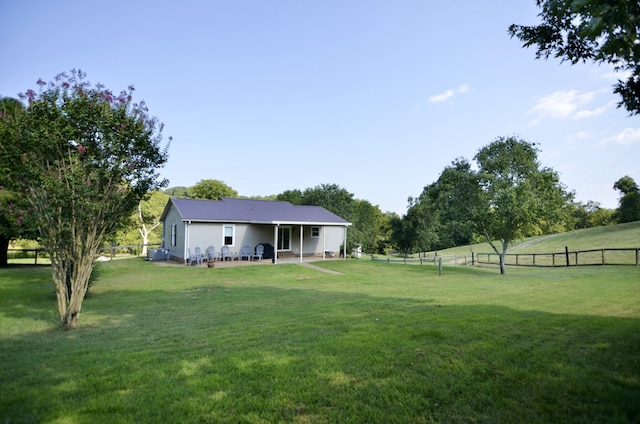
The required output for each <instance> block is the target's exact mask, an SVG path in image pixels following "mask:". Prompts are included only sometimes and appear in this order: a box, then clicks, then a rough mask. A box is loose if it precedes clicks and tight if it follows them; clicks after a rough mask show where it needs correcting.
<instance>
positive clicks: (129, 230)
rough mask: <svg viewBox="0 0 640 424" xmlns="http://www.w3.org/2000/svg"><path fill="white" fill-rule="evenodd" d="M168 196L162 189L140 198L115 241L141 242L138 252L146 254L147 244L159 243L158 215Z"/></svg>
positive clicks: (160, 237)
mask: <svg viewBox="0 0 640 424" xmlns="http://www.w3.org/2000/svg"><path fill="white" fill-rule="evenodd" d="M169 197H170V196H169V195H168V194H165V193H163V192H162V191H154V192H153V193H152V194H151V195H150V196H149V197H148V198H147V199H144V200H142V201H141V202H140V203H139V204H138V207H137V209H136V211H135V212H134V213H133V214H132V215H131V216H130V218H129V222H128V224H127V226H126V227H125V228H123V229H122V230H120V231H119V232H118V234H117V235H116V237H115V243H116V244H119V245H133V244H140V243H141V244H142V252H140V254H141V255H142V256H146V254H147V245H148V244H152V243H153V244H155V243H160V242H161V240H162V232H161V231H160V225H161V224H162V222H161V221H160V216H161V215H162V211H163V210H164V207H165V205H166V204H167V201H168V200H169Z"/></svg>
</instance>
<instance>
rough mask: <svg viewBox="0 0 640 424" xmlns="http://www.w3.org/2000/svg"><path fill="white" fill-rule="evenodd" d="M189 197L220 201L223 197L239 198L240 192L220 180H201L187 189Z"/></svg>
mask: <svg viewBox="0 0 640 424" xmlns="http://www.w3.org/2000/svg"><path fill="white" fill-rule="evenodd" d="M186 194H187V196H188V197H192V198H194V199H209V200H220V199H221V198H223V197H238V192H237V191H235V190H234V189H232V188H231V187H229V186H228V185H226V184H225V183H224V182H222V181H220V180H200V181H198V183H197V184H196V185H194V186H193V187H190V188H189V189H187V192H186Z"/></svg>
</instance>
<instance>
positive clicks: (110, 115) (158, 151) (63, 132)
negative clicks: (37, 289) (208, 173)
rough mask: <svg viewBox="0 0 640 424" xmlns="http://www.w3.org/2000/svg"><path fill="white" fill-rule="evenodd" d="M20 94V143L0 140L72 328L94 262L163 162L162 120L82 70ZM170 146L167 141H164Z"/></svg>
mask: <svg viewBox="0 0 640 424" xmlns="http://www.w3.org/2000/svg"><path fill="white" fill-rule="evenodd" d="M38 85H39V86H40V88H39V90H38V91H34V90H28V91H27V92H26V93H24V94H22V95H21V96H20V97H21V98H22V100H23V102H24V103H25V116H24V119H22V120H21V121H20V124H19V126H18V128H17V130H18V137H19V143H17V144H15V145H11V146H7V145H4V144H3V145H2V147H1V150H0V162H1V163H0V165H2V168H3V169H7V170H8V171H9V174H8V175H7V184H8V185H9V186H10V188H11V189H13V190H15V191H17V192H20V193H24V195H25V197H26V199H27V200H28V202H29V204H30V207H31V208H32V211H33V217H34V221H35V222H36V225H37V228H38V230H39V237H40V240H41V242H42V246H43V247H44V248H45V249H46V250H47V252H48V253H49V256H50V258H51V269H52V276H53V282H54V284H55V287H56V295H57V303H58V312H59V315H60V321H61V324H62V326H63V327H64V328H66V329H71V328H75V327H76V326H77V325H78V319H79V316H80V313H81V310H82V302H83V300H84V297H85V294H86V292H87V289H88V283H89V277H90V276H91V273H92V270H93V265H94V260H95V259H96V257H97V255H98V251H99V249H100V248H101V247H102V245H103V243H104V241H105V240H106V239H107V238H108V237H110V236H112V235H113V234H115V232H116V231H117V230H118V229H120V228H121V227H122V225H123V224H124V223H125V222H126V220H127V218H129V216H130V215H131V214H132V213H133V212H134V211H135V209H136V207H137V206H138V204H139V203H140V201H141V200H142V199H143V198H144V197H145V196H146V195H147V193H149V192H150V191H151V190H154V189H157V188H159V187H162V186H164V185H166V184H165V181H163V180H161V179H160V178H159V175H158V173H157V169H158V168H160V167H162V166H163V165H164V164H165V162H166V160H167V148H166V147H165V148H163V147H162V146H161V141H162V125H161V124H160V123H159V122H158V120H157V119H156V118H155V117H151V116H149V113H148V110H147V107H146V105H145V103H144V102H140V103H134V102H133V98H132V95H133V87H132V86H130V87H129V88H128V89H127V90H124V91H122V92H120V93H119V94H115V93H113V92H112V91H110V90H108V89H106V88H105V87H104V86H102V85H100V84H98V85H91V84H90V83H89V82H88V81H87V80H86V76H85V74H84V73H83V72H81V71H79V70H73V71H71V73H70V74H65V73H63V74H60V75H58V76H57V77H56V78H55V80H54V81H52V82H49V83H47V82H44V81H42V80H40V81H38ZM167 147H168V146H167Z"/></svg>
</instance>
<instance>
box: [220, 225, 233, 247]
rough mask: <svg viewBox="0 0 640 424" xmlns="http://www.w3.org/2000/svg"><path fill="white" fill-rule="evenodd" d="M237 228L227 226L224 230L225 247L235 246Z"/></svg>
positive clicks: (223, 242)
mask: <svg viewBox="0 0 640 424" xmlns="http://www.w3.org/2000/svg"><path fill="white" fill-rule="evenodd" d="M235 230H236V227H235V226H234V225H225V226H224V227H223V230H222V234H223V237H224V240H223V241H222V244H223V245H225V246H233V245H234V238H235Z"/></svg>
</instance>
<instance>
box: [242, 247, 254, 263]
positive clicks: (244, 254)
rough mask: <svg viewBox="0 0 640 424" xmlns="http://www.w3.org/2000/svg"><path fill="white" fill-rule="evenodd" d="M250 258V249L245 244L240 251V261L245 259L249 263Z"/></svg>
mask: <svg viewBox="0 0 640 424" xmlns="http://www.w3.org/2000/svg"><path fill="white" fill-rule="evenodd" d="M251 256H252V255H251V248H250V247H249V246H248V245H246V244H245V245H244V246H242V250H241V251H240V260H242V259H244V258H247V260H248V261H250V260H251Z"/></svg>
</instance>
